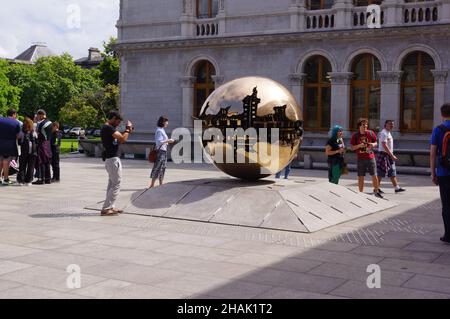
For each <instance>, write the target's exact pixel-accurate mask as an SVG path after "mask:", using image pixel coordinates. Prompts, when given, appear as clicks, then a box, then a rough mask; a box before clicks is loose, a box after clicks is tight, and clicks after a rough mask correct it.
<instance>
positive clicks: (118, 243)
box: [93, 235, 172, 250]
mask: <svg viewBox="0 0 450 319" xmlns="http://www.w3.org/2000/svg"><path fill="white" fill-rule="evenodd" d="M93 243H94V244H100V245H106V246H115V247H122V248H131V249H142V250H153V249H158V248H163V247H167V246H170V245H172V243H171V242H167V241H162V240H151V239H143V238H139V237H133V236H128V235H127V236H123V235H116V236H112V237H105V238H100V239H97V240H94V241H93Z"/></svg>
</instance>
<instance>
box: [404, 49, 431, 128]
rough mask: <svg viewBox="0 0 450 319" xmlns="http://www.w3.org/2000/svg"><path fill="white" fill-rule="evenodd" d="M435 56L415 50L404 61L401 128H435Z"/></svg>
mask: <svg viewBox="0 0 450 319" xmlns="http://www.w3.org/2000/svg"><path fill="white" fill-rule="evenodd" d="M434 68H435V65H434V61H433V58H432V57H431V56H429V55H428V54H426V53H424V52H413V53H411V54H409V55H408V56H407V57H406V58H405V59H404V61H403V65H402V71H403V78H402V95H401V103H400V104H401V130H402V131H410V132H430V131H431V130H432V128H433V112H434V78H433V74H432V73H431V70H433V69H434Z"/></svg>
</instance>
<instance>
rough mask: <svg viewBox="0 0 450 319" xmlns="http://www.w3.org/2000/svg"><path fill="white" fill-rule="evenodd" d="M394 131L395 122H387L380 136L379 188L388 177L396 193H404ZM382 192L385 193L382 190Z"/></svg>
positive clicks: (378, 160) (378, 158)
mask: <svg viewBox="0 0 450 319" xmlns="http://www.w3.org/2000/svg"><path fill="white" fill-rule="evenodd" d="M393 129H394V121H393V120H387V121H386V123H385V124H384V129H383V130H382V131H381V132H380V134H379V138H378V140H379V144H378V145H379V146H378V157H377V173H378V187H380V186H381V180H382V178H383V177H386V175H387V176H388V177H389V178H390V179H391V182H392V185H393V186H394V187H395V192H396V193H400V192H404V191H405V189H403V188H401V187H400V186H399V185H398V181H397V170H396V167H395V162H396V161H397V160H398V158H397V157H396V156H395V155H394V139H393V137H392V134H391V132H392V130H393ZM380 192H381V193H383V191H382V190H381V189H380Z"/></svg>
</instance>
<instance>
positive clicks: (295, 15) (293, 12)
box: [289, 0, 306, 32]
mask: <svg viewBox="0 0 450 319" xmlns="http://www.w3.org/2000/svg"><path fill="white" fill-rule="evenodd" d="M289 12H290V16H291V31H293V32H296V31H303V30H304V29H305V15H306V0H293V1H292V3H291V6H290V7H289Z"/></svg>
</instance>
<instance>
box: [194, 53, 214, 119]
mask: <svg viewBox="0 0 450 319" xmlns="http://www.w3.org/2000/svg"><path fill="white" fill-rule="evenodd" d="M215 74H216V70H215V69H214V66H213V65H212V64H211V63H210V62H208V61H201V62H199V63H198V64H197V66H196V68H195V84H194V116H199V115H200V111H201V108H202V106H203V103H205V101H206V99H207V98H208V96H209V95H210V94H211V93H212V92H213V91H214V89H215V86H214V82H213V79H212V76H213V75H215Z"/></svg>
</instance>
